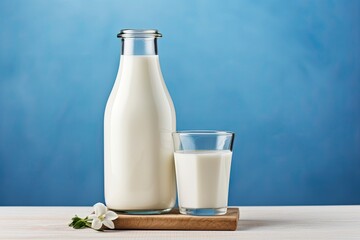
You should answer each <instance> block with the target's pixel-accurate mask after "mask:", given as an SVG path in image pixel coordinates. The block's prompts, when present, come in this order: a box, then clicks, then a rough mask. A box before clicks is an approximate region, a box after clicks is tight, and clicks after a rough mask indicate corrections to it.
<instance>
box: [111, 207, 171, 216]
mask: <svg viewBox="0 0 360 240" xmlns="http://www.w3.org/2000/svg"><path fill="white" fill-rule="evenodd" d="M171 209H172V208H166V209H155V210H121V211H120V210H115V211H116V212H118V213H124V214H129V215H156V214H164V213H168V212H170V211H171Z"/></svg>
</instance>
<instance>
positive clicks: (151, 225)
mask: <svg viewBox="0 0 360 240" xmlns="http://www.w3.org/2000/svg"><path fill="white" fill-rule="evenodd" d="M238 220H239V209H238V208H228V211H227V213H226V214H225V215H219V216H191V215H184V214H180V213H179V210H178V209H173V210H172V211H171V212H170V213H167V214H159V215H127V214H119V217H118V218H117V219H115V220H114V225H115V229H137V230H140V229H142V230H204V231H235V230H236V228H237V224H238Z"/></svg>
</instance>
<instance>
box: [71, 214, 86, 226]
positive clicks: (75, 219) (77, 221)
mask: <svg viewBox="0 0 360 240" xmlns="http://www.w3.org/2000/svg"><path fill="white" fill-rule="evenodd" d="M71 220H72V222H71V223H70V224H69V227H73V228H74V229H81V228H86V227H91V224H90V222H89V219H88V217H86V218H84V219H82V218H80V217H78V216H77V215H75V217H73V218H72V219H71Z"/></svg>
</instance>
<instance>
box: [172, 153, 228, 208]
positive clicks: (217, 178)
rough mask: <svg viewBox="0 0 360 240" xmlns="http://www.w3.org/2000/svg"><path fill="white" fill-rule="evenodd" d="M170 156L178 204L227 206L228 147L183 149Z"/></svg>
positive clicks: (210, 206) (187, 206)
mask: <svg viewBox="0 0 360 240" xmlns="http://www.w3.org/2000/svg"><path fill="white" fill-rule="evenodd" d="M174 156H175V168H176V180H177V187H178V197H179V199H178V201H179V206H180V207H182V208H224V207H227V203H228V189H229V178H230V166H231V157H232V152H231V151H229V150H224V151H186V152H176V153H174Z"/></svg>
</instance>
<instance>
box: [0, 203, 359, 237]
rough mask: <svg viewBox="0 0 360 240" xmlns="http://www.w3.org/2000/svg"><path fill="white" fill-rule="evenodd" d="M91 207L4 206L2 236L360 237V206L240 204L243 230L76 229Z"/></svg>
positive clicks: (0, 210)
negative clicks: (75, 219)
mask: <svg viewBox="0 0 360 240" xmlns="http://www.w3.org/2000/svg"><path fill="white" fill-rule="evenodd" d="M91 211H92V208H91V207H0V239H105V238H110V239H360V206H359V205H356V206H304V207H302V206H301V207H240V221H239V224H238V229H237V231H215V232H214V231H133V230H127V231H118V230H116V231H105V232H98V231H94V230H92V229H79V230H77V229H72V228H70V227H68V223H69V222H70V220H71V218H72V217H73V216H74V215H75V214H78V215H79V216H80V217H85V216H86V215H88V214H89V213H90V212H91Z"/></svg>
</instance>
